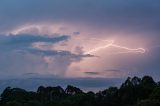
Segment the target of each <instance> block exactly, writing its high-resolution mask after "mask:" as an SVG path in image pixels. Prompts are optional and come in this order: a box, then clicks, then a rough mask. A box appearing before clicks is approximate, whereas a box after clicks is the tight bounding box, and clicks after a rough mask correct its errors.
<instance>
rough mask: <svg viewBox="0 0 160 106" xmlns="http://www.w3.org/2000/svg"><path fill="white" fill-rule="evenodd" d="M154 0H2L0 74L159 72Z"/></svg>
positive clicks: (159, 6)
mask: <svg viewBox="0 0 160 106" xmlns="http://www.w3.org/2000/svg"><path fill="white" fill-rule="evenodd" d="M159 19H160V1H159V0H1V1H0V77H1V78H5V79H6V78H7V79H9V78H18V77H20V76H23V75H29V74H28V73H31V74H37V75H40V76H43V75H53V76H54V77H55V76H56V77H61V78H95V79H96V78H126V77H127V76H134V75H137V76H143V75H152V76H153V77H154V78H156V79H158V78H159V75H160V65H159V63H160V55H159V52H160V35H159V34H160V20H159Z"/></svg>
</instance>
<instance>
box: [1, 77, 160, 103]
mask: <svg viewBox="0 0 160 106" xmlns="http://www.w3.org/2000/svg"><path fill="white" fill-rule="evenodd" d="M0 106H160V83H159V82H158V83H156V82H155V81H154V80H153V79H152V77H150V76H144V77H143V78H142V79H141V78H138V77H133V78H130V77H128V78H127V80H126V81H125V82H124V83H123V84H122V85H121V86H120V88H117V87H109V88H108V89H105V90H103V91H99V92H98V93H94V92H91V91H90V92H87V93H85V92H83V91H82V90H80V89H79V88H76V87H73V86H71V85H68V86H67V88H66V89H65V90H64V89H63V88H61V87H60V86H57V87H43V86H40V87H39V88H38V90H37V91H36V92H28V91H25V90H23V89H20V88H10V87H7V88H6V89H5V90H4V91H3V93H2V94H1V100H0Z"/></svg>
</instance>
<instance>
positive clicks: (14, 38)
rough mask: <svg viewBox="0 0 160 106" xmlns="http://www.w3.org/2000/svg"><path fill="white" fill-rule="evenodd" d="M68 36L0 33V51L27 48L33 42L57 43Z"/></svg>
mask: <svg viewBox="0 0 160 106" xmlns="http://www.w3.org/2000/svg"><path fill="white" fill-rule="evenodd" d="M67 39H69V36H67V35H63V36H59V37H48V36H38V35H37V36H34V35H23V34H22V35H9V36H5V35H0V51H6V50H7V51H8V50H9V51H10V50H28V49H30V48H31V47H32V44H33V43H36V42H46V43H53V44H54V43H58V42H60V41H66V40H67Z"/></svg>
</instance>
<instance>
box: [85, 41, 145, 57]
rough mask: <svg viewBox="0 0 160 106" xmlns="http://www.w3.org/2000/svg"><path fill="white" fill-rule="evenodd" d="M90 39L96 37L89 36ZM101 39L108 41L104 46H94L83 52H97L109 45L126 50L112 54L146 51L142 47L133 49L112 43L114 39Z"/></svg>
mask: <svg viewBox="0 0 160 106" xmlns="http://www.w3.org/2000/svg"><path fill="white" fill-rule="evenodd" d="M91 39H95V40H97V39H96V38H91ZM101 41H105V42H108V44H107V45H104V46H100V47H97V48H94V49H92V50H89V51H87V52H85V53H84V54H91V53H93V52H97V51H100V50H102V49H106V48H109V47H115V48H120V49H124V50H127V52H117V53H114V54H121V53H145V51H146V50H145V49H144V48H136V49H133V48H128V47H125V46H120V45H116V44H115V43H114V40H101Z"/></svg>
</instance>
